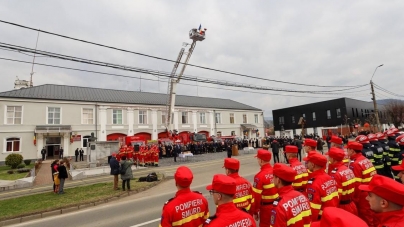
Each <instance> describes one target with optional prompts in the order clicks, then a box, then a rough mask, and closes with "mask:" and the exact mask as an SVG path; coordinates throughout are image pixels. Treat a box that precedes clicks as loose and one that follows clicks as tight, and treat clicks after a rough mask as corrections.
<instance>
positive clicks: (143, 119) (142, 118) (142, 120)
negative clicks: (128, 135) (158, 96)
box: [139, 110, 147, 125]
mask: <svg viewBox="0 0 404 227" xmlns="http://www.w3.org/2000/svg"><path fill="white" fill-rule="evenodd" d="M139 124H141V125H145V124H147V110H139Z"/></svg>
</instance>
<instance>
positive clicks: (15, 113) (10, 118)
mask: <svg viewBox="0 0 404 227" xmlns="http://www.w3.org/2000/svg"><path fill="white" fill-rule="evenodd" d="M21 119H22V106H7V124H8V125H20V124H21V123H22V120H21Z"/></svg>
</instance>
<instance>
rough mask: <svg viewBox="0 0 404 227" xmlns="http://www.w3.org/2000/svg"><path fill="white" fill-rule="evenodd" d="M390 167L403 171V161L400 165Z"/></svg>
mask: <svg viewBox="0 0 404 227" xmlns="http://www.w3.org/2000/svg"><path fill="white" fill-rule="evenodd" d="M391 168H392V169H393V170H395V171H404V162H402V163H401V165H397V166H392V167H391Z"/></svg>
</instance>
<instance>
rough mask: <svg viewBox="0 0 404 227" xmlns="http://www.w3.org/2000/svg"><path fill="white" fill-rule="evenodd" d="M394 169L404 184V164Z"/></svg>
mask: <svg viewBox="0 0 404 227" xmlns="http://www.w3.org/2000/svg"><path fill="white" fill-rule="evenodd" d="M392 169H393V170H395V171H397V172H398V177H399V179H400V180H401V183H402V184H404V162H401V165H399V166H393V167H392Z"/></svg>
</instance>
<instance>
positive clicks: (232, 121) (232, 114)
mask: <svg viewBox="0 0 404 227" xmlns="http://www.w3.org/2000/svg"><path fill="white" fill-rule="evenodd" d="M230 124H234V113H231V114H230Z"/></svg>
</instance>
